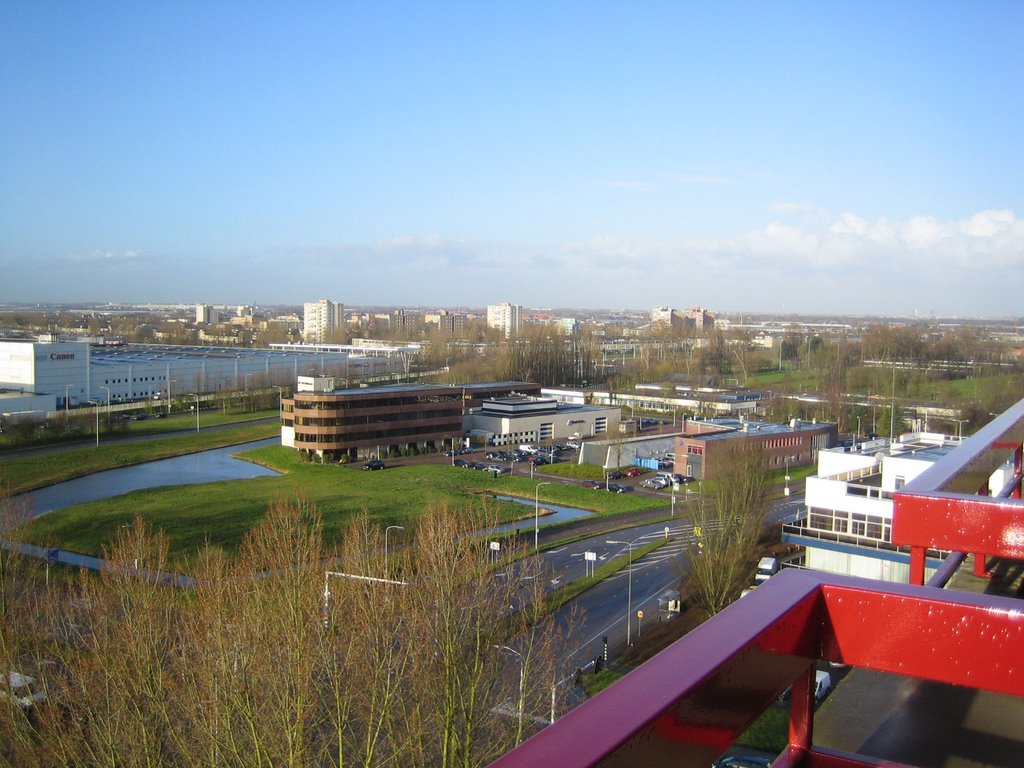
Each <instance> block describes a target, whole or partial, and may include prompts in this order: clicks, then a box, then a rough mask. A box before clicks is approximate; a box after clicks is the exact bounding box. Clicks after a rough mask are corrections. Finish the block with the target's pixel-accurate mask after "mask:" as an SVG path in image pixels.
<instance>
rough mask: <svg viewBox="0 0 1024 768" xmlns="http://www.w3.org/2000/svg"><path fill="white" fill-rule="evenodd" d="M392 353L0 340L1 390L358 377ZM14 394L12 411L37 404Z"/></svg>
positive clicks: (197, 387)
mask: <svg viewBox="0 0 1024 768" xmlns="http://www.w3.org/2000/svg"><path fill="white" fill-rule="evenodd" d="M389 367H397V365H396V366H389V365H388V363H387V361H379V362H378V361H375V360H373V359H372V358H368V357H363V358H358V359H352V358H351V356H350V355H349V354H347V353H344V352H338V351H335V350H331V349H319V348H313V349H304V348H285V349H251V348H242V347H193V346H174V345H170V344H124V345H117V346H93V345H90V344H89V342H86V341H28V340H21V339H14V340H0V390H7V391H8V392H9V393H13V392H18V393H22V392H24V393H25V394H26V395H28V394H33V393H34V394H36V395H48V396H49V397H50V402H53V403H54V404H55V406H56V408H53V407H49V408H48V409H47V410H55V409H56V410H62V409H64V408H65V407H77V406H79V405H83V404H85V403H86V402H88V401H89V400H93V401H96V402H103V403H105V402H106V401H107V400H108V399H109V400H110V401H111V402H125V401H132V402H137V401H143V400H154V399H157V398H161V399H163V398H166V397H167V396H168V392H170V394H171V395H173V396H180V395H181V394H183V393H186V392H195V393H210V392H217V391H219V390H232V391H234V390H244V389H252V388H261V387H268V386H284V385H292V384H294V382H295V380H296V378H297V377H298V376H299V375H302V374H307V373H309V372H310V371H311V370H317V371H325V370H326V371H338V372H345V374H346V375H348V374H351V376H352V377H362V376H365V375H371V376H372V375H373V374H375V373H377V372H380V373H384V372H386V371H387V369H388V368H389ZM43 402H44V401H43V400H34V401H32V402H30V403H29V404H28V405H25V404H15V403H14V402H13V399H11V398H8V402H7V403H6V404H4V406H3V407H4V411H5V412H13V410H15V409H17V410H35V409H37V408H38V407H39V405H40V404H41V403H43Z"/></svg>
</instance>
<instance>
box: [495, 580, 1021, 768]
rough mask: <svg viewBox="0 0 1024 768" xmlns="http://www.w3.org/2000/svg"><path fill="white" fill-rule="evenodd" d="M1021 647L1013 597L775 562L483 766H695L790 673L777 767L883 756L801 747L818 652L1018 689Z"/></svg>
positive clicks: (854, 762)
mask: <svg viewBox="0 0 1024 768" xmlns="http://www.w3.org/2000/svg"><path fill="white" fill-rule="evenodd" d="M937 627H941V628H943V629H942V631H934V630H935V629H936V628H937ZM950 627H955V628H956V631H948V629H947V628H950ZM1022 647H1024V607H1022V606H1021V604H1020V601H1017V600H1013V599H1010V598H998V597H992V596H989V595H974V594H964V593H952V592H949V591H946V590H942V589H937V588H934V587H916V586H910V585H900V584H892V583H889V582H878V581H872V580H868V579H859V578H856V577H839V576H829V575H821V574H816V573H813V572H810V571H800V570H795V569H794V570H785V571H783V572H782V573H780V574H778V575H776V576H773V577H772V578H771V579H770V580H769V581H768V582H767V583H766V584H763V585H762V586H760V587H758V588H757V589H756V590H755V591H754V592H753V593H751V594H750V595H748V596H747V597H745V598H743V599H742V600H739V601H737V602H736V603H735V604H733V605H731V606H730V607H729V608H727V609H726V610H725V611H723V612H722V613H720V614H719V615H718V616H716V617H715V618H714V619H712V620H710V621H708V622H707V623H705V624H704V625H703V626H701V627H698V628H697V629H696V630H694V631H693V632H691V633H690V634H688V635H687V636H685V637H683V638H682V639H680V640H679V641H677V642H676V643H674V644H673V645H672V646H670V647H669V648H668V649H666V650H665V651H663V652H662V653H660V654H658V655H657V656H655V657H654V658H653V659H651V660H650V661H648V662H647V663H646V664H643V665H642V666H641V667H639V668H638V669H636V670H634V671H633V672H631V673H630V674H628V675H627V676H626V677H624V678H623V679H622V680H620V681H618V682H617V683H615V684H614V685H612V686H611V687H610V688H608V689H607V690H605V691H604V692H602V693H601V694H599V695H598V696H595V697H594V698H592V699H590V700H589V701H587V702H585V703H584V704H582V705H581V706H579V707H578V708H577V709H575V710H573V711H572V712H570V713H569V714H568V715H566V716H565V717H564V718H562V719H561V720H559V721H557V722H556V723H555V724H554V725H552V726H550V727H549V728H547V729H545V730H544V731H541V732H540V733H538V734H537V735H535V736H534V737H533V738H531V739H530V740H528V741H527V742H525V743H524V744H522V745H521V746H520V747H519V748H517V749H515V750H513V751H512V752H510V753H508V754H507V755H505V756H504V757H503V758H501V759H499V760H498V761H497V762H495V763H494V764H493V765H494V766H500V768H518V767H519V766H549V765H550V766H560V767H561V768H566V767H568V768H582V767H583V766H598V765H600V766H616V765H622V766H640V765H642V766H662V765H663V766H689V765H694V766H707V765H710V763H711V761H712V760H713V759H714V758H715V757H716V756H717V755H719V754H721V753H722V752H723V751H724V750H725V749H726V748H727V747H729V746H730V745H731V744H732V743H733V742H735V741H736V739H737V738H738V737H739V735H740V734H741V733H742V732H743V731H744V730H746V728H747V727H748V726H749V725H750V724H751V723H753V722H754V720H756V719H757V718H758V717H759V716H760V714H761V713H762V712H763V711H764V710H766V709H767V708H768V707H770V706H772V705H773V704H774V703H775V702H776V701H777V700H778V698H779V696H781V695H782V693H783V691H785V689H786V688H787V687H789V686H790V685H791V684H792V685H793V690H794V694H793V697H792V702H791V705H790V706H791V710H790V746H789V749H788V752H787V753H786V754H785V755H783V756H782V758H781V759H780V760H778V761H777V762H776V764H775V765H776V766H777V768H786V767H788V766H796V765H805V766H829V767H832V766H861V765H865V766H866V765H883V764H884V765H893V764H892V763H880V762H877V761H872V759H870V758H865V757H861V756H857V755H852V754H846V753H838V752H835V751H831V750H824V749H815V748H814V746H813V741H812V736H813V712H814V710H813V701H814V683H815V679H814V672H815V662H816V661H817V660H819V659H824V660H829V661H836V662H843V663H845V664H852V665H854V666H857V667H863V668H867V669H876V670H881V671H885V672H895V673H899V674H902V675H909V676H912V677H919V678H922V679H926V680H933V681H938V682H945V683H953V684H956V685H961V686H966V687H968V688H974V689H983V690H990V691H998V692H1002V693H1009V694H1013V695H1016V696H1024V665H1022V664H1020V663H1019V656H1020V650H1021V648H1022Z"/></svg>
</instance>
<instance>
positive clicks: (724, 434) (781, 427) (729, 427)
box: [680, 418, 833, 440]
mask: <svg viewBox="0 0 1024 768" xmlns="http://www.w3.org/2000/svg"><path fill="white" fill-rule="evenodd" d="M687 423H689V424H711V425H714V426H715V427H717V428H718V429H720V430H723V431H719V432H709V433H707V434H702V433H694V434H685V435H680V437H683V438H689V437H694V438H700V439H702V440H729V439H731V438H735V437H738V436H740V435H792V434H795V433H797V432H806V431H810V430H812V429H820V428H822V427H829V426H833V425H832V423H831V422H827V421H819V422H817V423H812V422H807V421H799V422H797V424H796V426H795V427H792V426H790V425H789V424H773V423H771V422H767V421H750V420H749V419H748V420H746V421H743V420H741V419H732V418H718V419H700V420H697V419H690V420H689V421H688V422H687ZM744 429H745V431H744Z"/></svg>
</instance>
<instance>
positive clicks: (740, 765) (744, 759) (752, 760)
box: [711, 755, 772, 768]
mask: <svg viewBox="0 0 1024 768" xmlns="http://www.w3.org/2000/svg"><path fill="white" fill-rule="evenodd" d="M771 765H772V761H771V760H770V759H769V758H767V757H761V756H760V755H727V756H725V757H720V758H718V759H717V760H715V762H713V763H712V764H711V768H771Z"/></svg>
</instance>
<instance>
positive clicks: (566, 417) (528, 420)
mask: <svg viewBox="0 0 1024 768" xmlns="http://www.w3.org/2000/svg"><path fill="white" fill-rule="evenodd" d="M619 414H620V411H619V409H618V408H609V407H602V406H592V405H570V404H567V403H560V402H558V401H557V400H555V399H554V398H553V397H503V398H494V399H492V400H485V401H484V402H483V404H482V405H481V406H480V407H479V408H476V409H474V410H473V411H471V412H470V414H469V416H468V418H467V421H466V425H467V430H468V431H469V432H470V434H472V435H474V436H476V437H480V438H483V439H486V441H487V442H488V444H490V445H519V444H521V443H545V442H550V441H552V440H568V439H572V438H581V437H592V436H596V435H605V434H608V433H617V432H618V429H619Z"/></svg>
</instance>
